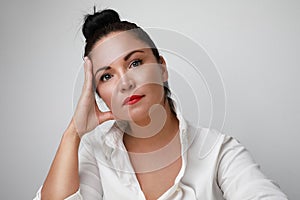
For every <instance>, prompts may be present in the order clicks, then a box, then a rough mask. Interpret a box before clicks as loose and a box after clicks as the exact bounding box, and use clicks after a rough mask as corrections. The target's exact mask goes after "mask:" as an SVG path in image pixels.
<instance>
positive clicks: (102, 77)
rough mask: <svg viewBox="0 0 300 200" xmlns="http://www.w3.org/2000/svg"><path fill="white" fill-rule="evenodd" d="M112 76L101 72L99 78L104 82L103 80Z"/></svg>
mask: <svg viewBox="0 0 300 200" xmlns="http://www.w3.org/2000/svg"><path fill="white" fill-rule="evenodd" d="M111 78H112V75H111V74H103V75H102V76H101V77H100V80H101V81H103V82H105V81H108V80H109V79H111Z"/></svg>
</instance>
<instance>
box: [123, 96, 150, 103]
mask: <svg viewBox="0 0 300 200" xmlns="http://www.w3.org/2000/svg"><path fill="white" fill-rule="evenodd" d="M144 96H145V95H132V96H130V97H127V98H126V99H125V100H124V101H123V105H132V104H135V103H137V102H138V101H140V100H141V98H143V97H144Z"/></svg>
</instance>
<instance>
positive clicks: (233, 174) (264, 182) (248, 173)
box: [217, 136, 287, 200]
mask: <svg viewBox="0 0 300 200" xmlns="http://www.w3.org/2000/svg"><path fill="white" fill-rule="evenodd" d="M217 181H218V184H219V186H220V188H221V189H222V191H223V196H224V198H225V199H227V200H241V199H247V200H254V199H255V200H257V199H259V200H286V199H287V196H286V195H285V194H284V193H283V192H282V191H281V190H280V188H279V186H278V185H277V184H276V183H275V182H274V181H272V180H269V179H267V178H266V176H265V175H264V174H263V173H262V172H261V170H260V167H259V165H258V164H256V163H255V161H254V159H253V158H252V157H251V155H250V153H249V152H248V151H247V149H246V148H245V147H244V146H243V145H241V144H240V143H239V142H238V141H237V140H235V139H233V138H232V137H229V136H227V137H225V140H224V143H223V145H222V148H221V152H220V157H219V165H218V172H217Z"/></svg>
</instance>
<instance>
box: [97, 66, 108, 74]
mask: <svg viewBox="0 0 300 200" xmlns="http://www.w3.org/2000/svg"><path fill="white" fill-rule="evenodd" d="M108 69H111V67H110V66H104V67H100V68H99V69H97V71H96V72H95V75H94V76H96V74H97V73H98V72H99V71H102V70H108Z"/></svg>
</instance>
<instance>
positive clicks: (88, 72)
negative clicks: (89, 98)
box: [84, 57, 93, 91]
mask: <svg viewBox="0 0 300 200" xmlns="http://www.w3.org/2000/svg"><path fill="white" fill-rule="evenodd" d="M84 73H85V79H84V87H85V89H86V90H88V91H89V90H91V89H92V83H93V72H92V62H91V60H90V59H88V58H87V57H85V62H84Z"/></svg>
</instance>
